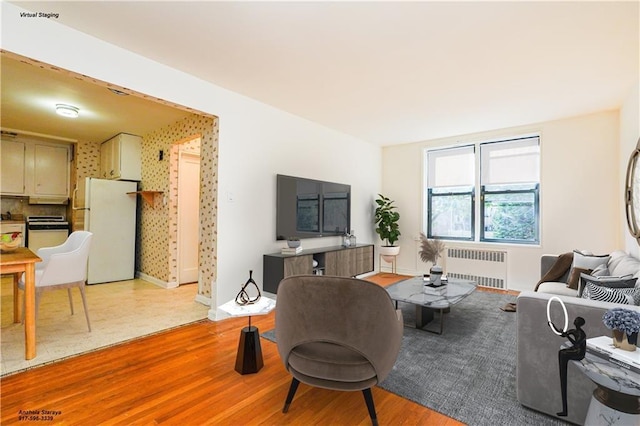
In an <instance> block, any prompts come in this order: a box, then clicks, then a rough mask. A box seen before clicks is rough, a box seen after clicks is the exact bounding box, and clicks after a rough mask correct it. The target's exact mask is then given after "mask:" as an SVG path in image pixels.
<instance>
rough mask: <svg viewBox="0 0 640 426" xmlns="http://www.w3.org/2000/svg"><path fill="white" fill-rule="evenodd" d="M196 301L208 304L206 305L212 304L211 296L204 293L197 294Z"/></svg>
mask: <svg viewBox="0 0 640 426" xmlns="http://www.w3.org/2000/svg"><path fill="white" fill-rule="evenodd" d="M196 302H198V303H202V304H203V305H206V306H211V298H210V297H207V296H204V295H202V294H196Z"/></svg>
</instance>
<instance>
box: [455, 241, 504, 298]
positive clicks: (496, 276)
mask: <svg viewBox="0 0 640 426" xmlns="http://www.w3.org/2000/svg"><path fill="white" fill-rule="evenodd" d="M444 255H445V257H446V259H445V264H446V266H445V268H446V269H445V271H446V273H447V276H449V277H451V278H461V279H465V280H471V281H475V282H476V283H477V284H478V285H479V286H483V287H491V288H499V289H505V290H506V289H507V252H506V251H502V250H486V249H470V248H461V247H449V246H447V248H446V249H445V253H444Z"/></svg>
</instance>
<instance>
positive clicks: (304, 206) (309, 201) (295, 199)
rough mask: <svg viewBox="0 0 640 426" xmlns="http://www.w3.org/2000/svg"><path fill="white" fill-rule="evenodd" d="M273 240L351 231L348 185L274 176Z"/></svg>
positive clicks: (340, 233)
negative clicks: (275, 183)
mask: <svg viewBox="0 0 640 426" xmlns="http://www.w3.org/2000/svg"><path fill="white" fill-rule="evenodd" d="M276 188H277V190H276V198H277V202H276V239H278V240H286V239H287V238H290V237H297V238H316V237H328V236H334V235H343V234H344V233H345V231H348V230H349V229H351V185H345V184H342V183H333V182H324V181H320V180H315V179H305V178H301V177H294V176H285V175H277V187H276Z"/></svg>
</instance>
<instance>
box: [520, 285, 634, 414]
mask: <svg viewBox="0 0 640 426" xmlns="http://www.w3.org/2000/svg"><path fill="white" fill-rule="evenodd" d="M553 296H554V295H553V294H547V293H542V292H533V291H523V292H521V293H520V294H519V296H518V299H517V302H516V303H517V306H518V310H517V313H516V321H517V325H516V327H517V329H516V330H517V332H516V393H517V397H518V401H519V402H520V403H521V404H522V405H524V406H526V407H529V408H532V409H534V410H538V411H542V412H543V413H547V414H549V415H551V416H555V415H556V413H557V412H559V411H561V409H562V399H561V392H560V376H559V373H558V351H559V350H560V346H561V345H562V344H563V343H565V342H566V341H567V339H566V338H563V337H560V336H557V335H555V334H554V333H553V332H552V331H551V330H550V329H549V326H548V325H547V302H548V301H549V299H550V298H551V297H553ZM559 297H560V299H561V300H562V301H563V302H564V303H565V305H566V307H567V313H568V316H569V328H575V327H573V324H572V323H573V321H574V320H575V318H576V317H578V316H580V317H582V318H584V319H585V321H586V323H585V325H584V327H583V329H584V331H585V333H586V334H587V338H591V337H597V336H610V335H611V330H609V329H607V328H606V327H605V326H604V324H603V322H602V315H603V314H604V313H605V312H606V311H607V310H608V309H611V308H614V307H620V306H624V307H627V308H628V309H632V310H637V311H640V307H638V306H630V305H619V304H615V303H606V302H597V301H594V300H587V299H581V298H577V297H570V296H559ZM551 314H552V318H551V319H552V321H553V322H554V324H555V325H556V326H558V327H562V326H563V325H564V317H563V315H562V309H561V307H560V306H559V304H557V303H555V302H554V305H552V310H551ZM567 383H568V392H567V396H568V410H569V415H568V417H566V418H564V420H567V421H569V422H572V423H576V424H583V423H584V419H585V417H586V414H587V408H588V406H589V402H590V400H591V394H592V392H593V390H594V389H595V385H594V384H593V382H592V381H591V380H589V379H588V378H587V376H586V375H584V374H583V373H582V372H580V370H578V369H577V368H576V366H575V365H573V363H572V362H570V363H569V369H568V380H567Z"/></svg>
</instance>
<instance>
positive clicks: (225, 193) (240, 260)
mask: <svg viewBox="0 0 640 426" xmlns="http://www.w3.org/2000/svg"><path fill="white" fill-rule="evenodd" d="M20 11H22V9H20V8H19V7H18V6H16V5H13V4H9V3H6V2H3V3H2V4H1V13H2V16H1V19H2V21H1V22H2V38H1V43H2V49H5V50H7V51H10V52H14V53H17V54H19V55H23V56H27V57H30V58H33V59H36V60H39V61H42V62H45V63H48V64H53V65H56V66H59V67H61V68H64V69H68V70H71V71H74V72H78V73H82V74H85V75H88V76H91V77H94V78H97V79H100V80H103V81H107V82H111V83H114V84H117V85H120V86H123V87H128V88H130V89H132V90H135V91H138V92H141V93H145V94H148V95H151V96H155V97H158V98H161V99H164V100H167V101H171V102H175V103H177V104H180V105H185V106H189V107H192V108H194V109H196V110H200V111H203V112H206V113H210V114H214V115H216V116H218V117H219V118H220V135H219V136H220V138H219V170H218V172H219V186H218V195H219V200H218V238H217V253H218V279H217V285H216V286H213V287H214V288H215V293H214V294H212V302H213V306H215V305H219V304H222V303H224V302H226V301H227V300H229V299H231V298H232V297H234V296H235V294H236V293H237V291H238V290H239V289H240V286H241V285H242V284H244V282H245V281H246V280H247V278H248V275H249V270H253V271H254V279H255V280H256V281H257V282H258V283H259V284H260V285H261V283H262V255H263V254H264V253H270V252H275V251H279V249H280V247H282V246H283V245H284V243H282V242H280V243H277V242H276V240H275V234H276V232H275V211H274V208H275V184H276V181H275V175H276V174H278V173H281V174H289V175H297V176H303V177H308V178H315V179H322V180H329V181H335V182H340V183H346V184H350V185H351V186H352V196H353V198H352V228H353V229H354V230H355V233H356V235H357V237H358V241H359V242H374V241H375V240H374V235H375V234H374V233H373V225H372V220H373V219H372V210H373V200H374V199H375V195H376V194H377V193H378V192H379V188H380V167H381V150H380V148H378V147H376V146H373V145H370V144H368V143H365V142H363V141H361V140H358V139H356V138H353V137H350V136H346V135H344V134H340V133H337V132H335V131H332V130H329V129H327V128H325V127H322V126H319V125H317V124H314V123H311V122H309V121H307V120H304V119H301V118H299V117H296V116H293V115H291V114H288V113H284V112H282V111H279V110H277V109H275V108H272V107H269V106H267V105H264V104H261V103H259V102H256V101H253V100H251V99H248V98H246V97H243V96H241V95H238V94H236V93H233V92H230V91H228V90H225V89H223V88H220V87H218V86H215V85H212V84H209V83H207V82H204V81H202V80H199V79H197V78H195V77H193V76H190V75H188V74H185V73H183V72H180V71H177V70H174V69H171V68H169V67H166V66H164V65H161V64H159V63H156V62H154V61H151V60H148V59H146V58H144V57H141V56H139V55H136V54H134V53H131V52H129V51H126V50H124V49H121V48H119V47H116V46H114V45H111V44H108V43H105V42H103V41H101V40H98V39H96V38H93V37H91V36H88V35H86V34H83V33H80V32H78V31H75V30H73V29H70V28H68V27H64V26H62V25H60V24H58V23H56V22H54V21H52V20H48V19H24V18H20V17H19V13H20ZM196 59H197V58H196ZM337 242H339V239H338V238H336V237H334V238H322V239H316V240H305V241H303V246H305V247H318V246H324V245H333V244H335V243H337ZM213 315H214V310H213V309H212V311H211V312H210V317H212V316H213Z"/></svg>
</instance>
